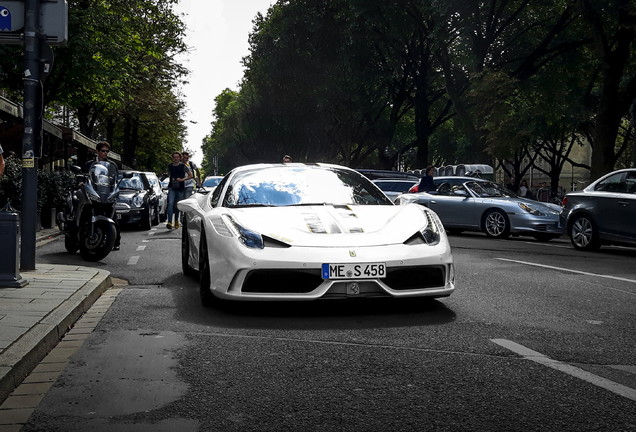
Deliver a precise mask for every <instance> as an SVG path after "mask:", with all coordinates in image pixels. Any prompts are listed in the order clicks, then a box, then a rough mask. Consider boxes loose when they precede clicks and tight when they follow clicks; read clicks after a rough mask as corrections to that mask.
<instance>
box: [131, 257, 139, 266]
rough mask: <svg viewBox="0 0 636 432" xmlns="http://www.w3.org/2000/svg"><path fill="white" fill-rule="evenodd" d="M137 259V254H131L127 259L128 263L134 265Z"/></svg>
mask: <svg viewBox="0 0 636 432" xmlns="http://www.w3.org/2000/svg"><path fill="white" fill-rule="evenodd" d="M137 261H139V255H135V256H131V257H130V259H129V260H128V265H136V264H137Z"/></svg>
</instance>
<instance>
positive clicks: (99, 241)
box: [79, 221, 117, 261]
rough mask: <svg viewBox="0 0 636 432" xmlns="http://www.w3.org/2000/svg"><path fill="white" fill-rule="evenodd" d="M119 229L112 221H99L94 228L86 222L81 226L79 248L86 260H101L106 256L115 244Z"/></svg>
mask: <svg viewBox="0 0 636 432" xmlns="http://www.w3.org/2000/svg"><path fill="white" fill-rule="evenodd" d="M116 237H117V230H116V229H115V226H114V225H113V224H112V223H109V222H106V221H97V222H95V225H94V226H93V229H92V235H91V225H90V224H86V225H84V226H83V227H82V228H81V231H80V241H79V250H80V255H81V256H82V258H84V259H85V260H86V261H99V260H101V259H102V258H105V257H106V256H107V255H108V254H109V253H110V251H111V250H113V246H114V245H115V238H116Z"/></svg>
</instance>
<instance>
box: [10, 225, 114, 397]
mask: <svg viewBox="0 0 636 432" xmlns="http://www.w3.org/2000/svg"><path fill="white" fill-rule="evenodd" d="M58 234H59V231H58V229H57V228H53V229H50V230H41V231H39V232H37V233H36V245H37V244H39V243H41V242H43V241H47V240H48V239H51V238H53V237H55V236H57V235H58ZM35 267H36V268H35V270H31V271H20V276H22V277H23V278H24V279H26V280H27V281H28V284H26V285H25V286H24V287H22V288H0V403H1V402H2V401H4V400H5V399H6V398H7V396H9V394H10V393H11V392H12V391H13V390H14V389H15V388H16V387H17V386H18V385H19V384H20V383H21V382H22V380H23V379H24V378H25V377H26V376H27V375H28V374H29V373H30V372H31V371H32V370H33V368H35V366H37V364H38V363H39V362H40V360H42V359H43V358H44V356H45V355H46V354H47V353H48V352H49V351H50V350H51V349H52V348H53V347H54V346H55V345H56V344H57V343H58V342H59V341H60V339H61V338H62V336H64V334H65V333H66V332H67V331H68V330H69V329H70V328H71V326H72V325H73V324H74V323H75V321H77V319H78V318H79V317H80V316H81V315H82V314H83V313H84V312H86V311H87V310H88V309H89V308H90V307H91V305H92V304H93V303H94V302H95V300H97V299H98V298H99V296H100V295H101V294H102V293H103V292H104V291H106V289H108V288H109V287H111V286H112V281H111V277H110V272H108V271H105V270H98V269H94V268H90V267H80V266H69V265H55V264H37V263H36V266H35Z"/></svg>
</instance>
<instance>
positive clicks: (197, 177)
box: [181, 152, 201, 198]
mask: <svg viewBox="0 0 636 432" xmlns="http://www.w3.org/2000/svg"><path fill="white" fill-rule="evenodd" d="M181 161H182V162H183V163H184V164H185V165H186V166H187V167H188V168H190V172H191V173H192V178H191V179H189V180H187V181H186V182H185V196H186V198H188V197H189V196H191V195H192V194H193V193H194V187H195V186H196V187H199V186H201V172H199V167H197V166H196V164H195V163H194V162H192V161H191V160H190V153H188V152H183V153H181Z"/></svg>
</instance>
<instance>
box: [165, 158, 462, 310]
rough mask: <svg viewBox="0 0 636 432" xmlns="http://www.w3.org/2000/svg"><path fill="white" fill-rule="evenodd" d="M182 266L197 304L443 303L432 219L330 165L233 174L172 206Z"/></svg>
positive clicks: (447, 281) (443, 243)
mask: <svg viewBox="0 0 636 432" xmlns="http://www.w3.org/2000/svg"><path fill="white" fill-rule="evenodd" d="M177 205H178V208H179V210H181V211H182V212H184V219H183V231H182V241H181V247H182V250H181V259H182V266H183V271H184V273H185V274H186V275H196V274H198V276H199V281H200V293H201V300H202V302H203V304H204V305H207V306H209V305H210V304H212V303H213V301H214V299H217V298H218V299H228V300H272V301H276V300H315V299H329V298H330V299H340V298H351V297H395V298H406V297H446V296H449V295H450V294H451V293H452V292H453V290H454V289H455V275H454V267H453V257H452V254H451V248H450V245H449V243H448V238H447V237H446V233H445V231H444V228H443V226H442V223H441V222H440V220H439V218H438V217H437V215H436V214H435V212H433V211H431V210H429V209H427V208H425V207H423V206H420V205H417V204H408V205H400V206H398V205H394V204H393V203H392V202H391V201H390V200H389V199H388V198H387V197H386V195H384V193H383V192H382V191H381V190H380V189H378V188H377V187H376V186H375V185H374V184H373V183H372V182H371V181H370V180H369V179H367V178H366V177H364V176H363V175H361V174H360V173H358V172H356V171H354V170H352V169H349V168H346V167H342V166H338V165H329V164H301V163H289V164H259V165H248V166H242V167H239V168H236V169H234V170H232V171H231V172H230V173H228V174H227V175H226V176H225V177H224V178H223V180H222V181H221V182H220V183H219V185H218V186H216V187H215V188H214V189H213V190H212V191H210V190H206V189H205V188H201V189H199V190H198V191H197V192H196V193H195V194H193V195H192V196H191V197H190V198H187V199H185V200H182V201H180V202H179V203H178V204H177Z"/></svg>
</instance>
